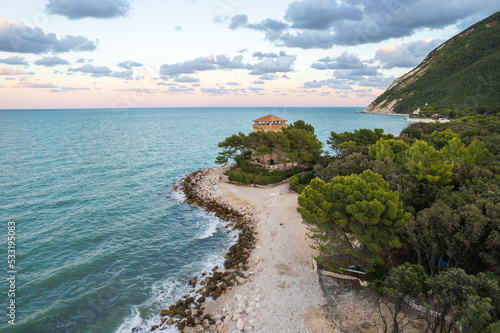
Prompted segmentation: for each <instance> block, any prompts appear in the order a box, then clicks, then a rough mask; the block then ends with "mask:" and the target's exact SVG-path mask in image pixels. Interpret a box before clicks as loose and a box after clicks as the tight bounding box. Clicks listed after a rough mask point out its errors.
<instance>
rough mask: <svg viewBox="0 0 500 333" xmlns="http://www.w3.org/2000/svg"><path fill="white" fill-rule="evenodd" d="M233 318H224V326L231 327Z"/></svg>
mask: <svg viewBox="0 0 500 333" xmlns="http://www.w3.org/2000/svg"><path fill="white" fill-rule="evenodd" d="M231 319H232V316H231V315H228V316H226V318H224V324H226V325H229V323H231Z"/></svg>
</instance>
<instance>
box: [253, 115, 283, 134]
mask: <svg viewBox="0 0 500 333" xmlns="http://www.w3.org/2000/svg"><path fill="white" fill-rule="evenodd" d="M286 122H287V120H286V119H283V118H280V117H276V116H275V115H272V114H268V115H267V116H264V117H260V118H259V119H255V120H254V121H253V131H254V132H258V131H264V132H268V131H272V132H279V131H281V128H282V127H285V128H287V127H288V125H287V123H286Z"/></svg>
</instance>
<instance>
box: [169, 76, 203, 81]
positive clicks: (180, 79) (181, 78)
mask: <svg viewBox="0 0 500 333" xmlns="http://www.w3.org/2000/svg"><path fill="white" fill-rule="evenodd" d="M174 81H175V82H200V79H198V78H196V77H192V76H181V77H176V78H175V80H174Z"/></svg>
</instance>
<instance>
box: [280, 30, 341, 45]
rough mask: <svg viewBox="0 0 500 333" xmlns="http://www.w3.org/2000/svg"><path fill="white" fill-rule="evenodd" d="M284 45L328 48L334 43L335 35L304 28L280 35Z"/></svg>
mask: <svg viewBox="0 0 500 333" xmlns="http://www.w3.org/2000/svg"><path fill="white" fill-rule="evenodd" d="M280 40H281V41H282V42H283V44H284V46H288V47H298V48H301V49H329V48H331V47H332V46H333V45H334V44H335V36H334V35H333V34H331V33H330V32H328V31H315V30H304V31H302V32H296V33H294V34H291V33H285V34H283V35H281V36H280Z"/></svg>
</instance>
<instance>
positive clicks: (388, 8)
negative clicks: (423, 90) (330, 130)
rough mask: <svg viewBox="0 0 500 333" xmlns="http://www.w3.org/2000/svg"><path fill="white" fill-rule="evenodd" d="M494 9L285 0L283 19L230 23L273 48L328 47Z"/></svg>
mask: <svg viewBox="0 0 500 333" xmlns="http://www.w3.org/2000/svg"><path fill="white" fill-rule="evenodd" d="M497 10H498V1H497V0H484V1H482V2H481V5H480V6H479V5H478V3H477V2H476V1H474V0H463V1H440V2H435V1H434V0H413V1H410V0H381V1H373V0H355V1H347V0H338V1H333V0H301V1H294V2H292V3H290V4H289V6H288V8H287V10H286V12H285V13H284V20H285V22H283V21H276V20H272V19H264V20H262V22H261V23H257V24H250V23H248V22H247V21H248V18H247V17H245V18H246V21H244V22H243V21H241V22H239V21H238V20H236V19H235V18H234V17H233V18H234V19H235V21H238V22H239V23H238V24H235V25H234V27H235V28H236V27H239V28H249V29H254V30H261V31H264V32H265V34H266V38H267V39H268V40H269V41H272V42H274V44H275V45H277V46H287V47H298V48H302V49H314V48H319V49H328V48H331V47H332V46H334V45H342V46H350V45H360V44H368V43H378V42H381V41H384V40H387V39H390V38H401V37H406V36H411V35H412V34H413V33H415V32H416V31H418V30H422V29H441V28H444V27H447V26H451V25H457V26H461V25H463V22H470V18H472V17H474V18H477V19H480V18H482V17H485V16H487V15H490V14H491V13H493V12H495V11H497Z"/></svg>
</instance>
